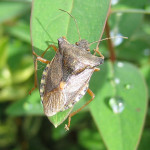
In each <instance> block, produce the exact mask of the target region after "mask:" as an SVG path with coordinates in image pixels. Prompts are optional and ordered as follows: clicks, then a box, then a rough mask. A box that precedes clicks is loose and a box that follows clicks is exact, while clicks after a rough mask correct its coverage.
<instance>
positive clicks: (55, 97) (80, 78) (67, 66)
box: [30, 10, 104, 130]
mask: <svg viewBox="0 0 150 150" xmlns="http://www.w3.org/2000/svg"><path fill="white" fill-rule="evenodd" d="M62 11H64V10H62ZM64 12H67V11H64ZM67 13H68V12H67ZM68 14H69V13H68ZM69 15H70V16H71V17H72V18H73V19H74V21H75V23H76V26H77V22H76V20H75V18H74V17H73V16H72V15H71V14H69ZM77 30H78V34H79V42H76V43H75V44H70V43H69V42H68V41H67V39H66V38H65V37H61V38H59V39H58V48H56V47H55V45H49V47H48V48H47V49H46V50H45V51H44V53H43V54H42V55H41V56H38V55H37V54H36V53H35V52H34V51H33V55H35V56H36V59H35V87H34V88H33V89H32V90H31V92H32V91H33V90H34V89H35V88H36V87H37V61H41V62H43V63H46V64H47V66H46V68H45V69H44V71H43V74H42V78H41V85H40V96H41V100H42V104H43V108H44V113H45V115H46V116H53V115H55V114H56V113H58V112H60V111H64V110H66V109H69V108H72V107H73V106H74V105H75V104H76V103H77V102H78V101H79V100H80V99H81V98H82V97H83V96H84V95H85V93H86V92H88V93H89V95H90V96H91V99H90V100H89V101H88V102H87V103H86V104H85V105H84V106H82V107H81V108H79V109H78V110H76V111H75V112H73V113H70V114H69V117H68V125H66V126H65V128H66V130H69V127H70V121H71V117H72V116H74V115H75V114H76V113H78V112H79V111H80V110H82V109H83V108H84V107H85V106H86V105H88V104H89V103H90V102H91V101H92V100H93V99H94V93H93V92H92V91H91V90H90V89H89V81H90V78H91V76H92V74H93V72H95V71H99V70H100V69H99V68H96V67H97V66H99V65H100V64H102V63H103V62H104V56H103V55H102V54H101V53H100V52H99V51H98V48H96V49H95V50H94V51H95V52H97V53H98V54H99V55H100V57H98V56H95V55H92V54H91V53H90V49H89V46H90V44H89V43H88V41H86V40H84V39H82V40H81V38H80V32H79V29H78V26H77ZM97 42H99V41H97ZM50 47H52V48H53V49H54V50H55V51H56V54H55V56H54V58H53V59H52V60H51V61H49V60H46V59H44V58H43V56H44V55H45V53H46V51H47V50H48V49H49V48H50ZM31 92H30V93H31Z"/></svg>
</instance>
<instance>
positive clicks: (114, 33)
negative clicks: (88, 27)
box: [110, 30, 123, 46]
mask: <svg viewBox="0 0 150 150" xmlns="http://www.w3.org/2000/svg"><path fill="white" fill-rule="evenodd" d="M110 35H111V37H115V36H116V37H117V36H118V37H117V38H114V39H112V42H113V44H114V45H115V46H118V45H120V44H121V43H122V42H123V38H120V36H122V34H121V33H116V32H115V30H112V31H111V32H110Z"/></svg>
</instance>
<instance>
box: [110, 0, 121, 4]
mask: <svg viewBox="0 0 150 150" xmlns="http://www.w3.org/2000/svg"><path fill="white" fill-rule="evenodd" d="M118 2H119V0H112V1H111V5H116V4H117V3H118Z"/></svg>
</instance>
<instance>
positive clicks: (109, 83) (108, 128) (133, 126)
mask: <svg viewBox="0 0 150 150" xmlns="http://www.w3.org/2000/svg"><path fill="white" fill-rule="evenodd" d="M101 80H102V81H101ZM98 81H99V82H98ZM92 83H93V84H92V85H94V86H93V87H92V86H91V89H92V90H93V89H94V90H95V95H96V96H95V99H94V101H93V102H92V104H91V105H90V109H91V113H92V116H93V118H94V120H95V122H96V125H97V128H98V130H99V131H100V132H101V135H102V138H103V140H104V142H105V144H106V146H107V148H108V149H109V150H135V149H136V148H137V144H138V141H139V138H140V135H141V132H142V128H143V124H144V119H145V114H146V108H147V99H148V93H147V88H146V85H145V82H144V80H143V77H142V76H141V74H140V72H139V71H138V69H137V68H136V67H135V66H133V65H131V64H129V63H126V62H116V63H114V64H112V63H111V62H105V64H104V66H103V67H102V68H101V71H100V73H97V74H96V73H95V78H94V79H93V80H92ZM95 87H96V88H97V89H95ZM111 98H116V101H115V102H119V100H120V99H121V100H122V102H123V106H124V110H121V109H120V113H114V112H115V106H118V105H117V104H114V105H113V107H112V106H110V105H109V104H110V100H111ZM119 108H123V107H122V106H121V107H119ZM117 110H118V109H117Z"/></svg>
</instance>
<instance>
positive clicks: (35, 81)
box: [29, 45, 57, 94]
mask: <svg viewBox="0 0 150 150" xmlns="http://www.w3.org/2000/svg"><path fill="white" fill-rule="evenodd" d="M51 47H52V48H53V49H54V50H55V52H56V51H57V48H56V46H55V45H49V46H48V47H47V49H46V50H45V51H44V52H43V53H42V55H41V56H39V55H37V54H36V53H35V52H34V51H32V54H33V55H34V56H36V57H37V58H36V59H35V62H34V70H35V75H34V87H33V88H32V89H31V90H30V91H29V94H31V93H32V91H34V90H35V88H37V61H40V62H43V63H46V64H48V63H50V61H49V60H46V59H44V58H43V57H44V55H45V53H46V52H47V50H48V49H49V48H51Z"/></svg>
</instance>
